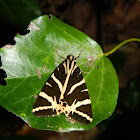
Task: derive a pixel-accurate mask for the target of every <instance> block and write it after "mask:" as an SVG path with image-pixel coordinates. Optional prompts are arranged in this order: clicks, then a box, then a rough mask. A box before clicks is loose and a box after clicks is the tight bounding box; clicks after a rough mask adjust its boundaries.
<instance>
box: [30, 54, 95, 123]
mask: <svg viewBox="0 0 140 140" xmlns="http://www.w3.org/2000/svg"><path fill="white" fill-rule="evenodd" d="M32 112H33V114H34V115H35V116H37V117H38V116H40V117H49V116H54V115H59V114H60V113H64V114H65V116H66V117H69V118H72V119H74V120H75V121H77V122H79V123H82V124H84V125H89V124H90V123H91V122H92V109H91V100H90V97H89V94H88V89H87V86H86V83H85V80H84V78H83V75H82V72H81V69H80V68H79V67H78V65H77V64H76V60H75V58H74V56H73V55H68V56H67V58H66V59H65V60H64V61H63V62H62V63H61V64H60V65H59V66H58V67H57V68H56V69H55V70H54V72H53V73H52V74H51V76H50V77H49V79H48V80H47V81H46V83H45V84H44V86H43V88H42V90H41V91H40V93H39V96H38V98H37V100H36V102H35V103H34V106H33V109H32Z"/></svg>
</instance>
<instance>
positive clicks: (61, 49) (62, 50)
mask: <svg viewBox="0 0 140 140" xmlns="http://www.w3.org/2000/svg"><path fill="white" fill-rule="evenodd" d="M57 49H59V50H60V51H62V52H64V53H65V54H66V56H67V55H69V53H68V52H67V51H66V52H65V51H63V50H62V49H60V48H59V47H57ZM57 53H58V52H57Z"/></svg>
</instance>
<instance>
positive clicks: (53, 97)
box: [32, 60, 66, 117]
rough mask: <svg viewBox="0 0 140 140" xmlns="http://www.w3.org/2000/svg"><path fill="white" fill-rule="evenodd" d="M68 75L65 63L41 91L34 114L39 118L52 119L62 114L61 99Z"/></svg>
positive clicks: (55, 71) (57, 69) (35, 104)
mask: <svg viewBox="0 0 140 140" xmlns="http://www.w3.org/2000/svg"><path fill="white" fill-rule="evenodd" d="M65 61H66V60H65ZM65 77H66V74H65V71H64V66H63V62H62V63H61V64H60V65H59V66H58V67H57V68H56V69H55V70H54V72H53V73H52V74H51V76H50V77H49V79H48V80H47V81H46V83H45V84H44V86H43V88H42V89H41V91H40V93H39V96H38V98H37V99H36V102H35V103H34V106H33V109H32V112H33V114H34V115H35V116H37V117H51V116H54V115H59V113H61V110H60V106H59V98H60V94H61V90H62V88H63V84H64V81H65V79H66V78H65Z"/></svg>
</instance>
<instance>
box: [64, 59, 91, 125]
mask: <svg viewBox="0 0 140 140" xmlns="http://www.w3.org/2000/svg"><path fill="white" fill-rule="evenodd" d="M69 61H70V62H69V64H70V66H69V69H71V67H73V68H72V69H71V71H70V77H69V81H68V84H67V88H66V91H65V94H64V98H63V99H62V101H63V102H65V103H66V108H65V111H64V114H65V115H66V116H68V117H70V118H72V119H74V120H75V121H77V122H79V123H82V124H85V125H89V124H90V123H91V122H92V109H91V100H90V97H89V94H88V89H87V86H86V83H85V80H84V78H83V75H82V72H81V69H80V68H79V67H78V65H77V64H76V61H75V59H74V57H73V58H71V60H70V58H69ZM72 63H73V64H74V65H72ZM66 67H67V63H66Z"/></svg>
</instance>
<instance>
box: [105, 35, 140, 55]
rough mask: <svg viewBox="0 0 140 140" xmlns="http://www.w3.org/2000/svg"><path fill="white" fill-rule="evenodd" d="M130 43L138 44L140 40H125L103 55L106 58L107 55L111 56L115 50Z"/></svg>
mask: <svg viewBox="0 0 140 140" xmlns="http://www.w3.org/2000/svg"><path fill="white" fill-rule="evenodd" d="M131 41H138V42H140V39H139V38H130V39H127V40H125V41H123V42H121V43H120V44H119V45H117V46H116V47H115V48H114V49H112V50H110V51H108V52H106V53H104V55H105V56H108V55H110V54H112V53H113V52H115V51H116V50H117V49H119V48H120V47H121V46H123V45H124V44H126V43H129V42H131Z"/></svg>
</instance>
